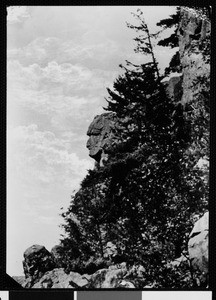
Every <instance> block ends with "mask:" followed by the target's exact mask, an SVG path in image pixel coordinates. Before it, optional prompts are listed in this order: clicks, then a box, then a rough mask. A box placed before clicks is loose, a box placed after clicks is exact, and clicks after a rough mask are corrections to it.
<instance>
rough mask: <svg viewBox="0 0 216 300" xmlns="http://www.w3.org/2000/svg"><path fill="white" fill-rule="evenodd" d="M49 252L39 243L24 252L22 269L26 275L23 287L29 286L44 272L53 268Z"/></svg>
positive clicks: (53, 263)
mask: <svg viewBox="0 0 216 300" xmlns="http://www.w3.org/2000/svg"><path fill="white" fill-rule="evenodd" d="M55 266H56V265H55V262H54V260H53V257H52V255H51V253H50V252H49V251H48V250H47V249H46V248H45V247H44V246H40V245H33V246H31V247H29V248H28V249H27V250H26V251H25V252H24V261H23V269H24V273H25V277H26V285H25V287H30V286H31V285H32V284H34V283H35V282H36V281H38V280H39V278H41V276H42V275H43V274H44V273H45V272H46V271H50V270H52V269H53V268H55Z"/></svg>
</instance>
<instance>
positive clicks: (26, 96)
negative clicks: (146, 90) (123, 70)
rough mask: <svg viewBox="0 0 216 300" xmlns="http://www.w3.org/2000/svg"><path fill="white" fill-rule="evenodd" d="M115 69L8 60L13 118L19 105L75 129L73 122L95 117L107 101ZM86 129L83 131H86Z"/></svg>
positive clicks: (66, 128) (8, 84) (17, 113)
mask: <svg viewBox="0 0 216 300" xmlns="http://www.w3.org/2000/svg"><path fill="white" fill-rule="evenodd" d="M114 77H115V72H110V71H104V70H99V69H94V70H90V69H88V68H86V67H83V66H82V65H79V64H75V65H73V64H71V63H62V64H58V63H57V62H56V61H51V62H49V63H48V64H47V65H46V66H45V67H40V65H38V64H36V63H35V64H32V65H29V66H27V67H24V66H23V65H22V64H21V63H19V62H18V61H8V66H7V98H8V114H9V116H10V120H12V119H13V120H14V119H16V118H17V117H19V111H18V109H17V107H19V108H21V114H22V112H23V111H24V110H28V111H34V112H36V113H38V114H40V115H43V116H46V118H48V120H49V121H50V123H51V125H52V126H54V127H56V128H58V130H60V129H62V130H69V129H70V130H71V129H72V127H73V125H74V126H79V124H81V122H82V126H81V127H82V128H83V122H85V123H86V125H85V126H86V128H85V131H87V127H88V124H87V120H88V119H92V118H93V116H94V114H95V112H97V111H98V112H99V111H100V112H102V109H99V110H98V107H102V105H105V101H104V95H105V94H106V87H107V86H109V85H111V83H112V80H113V79H114ZM85 133H86V132H84V131H83V134H85Z"/></svg>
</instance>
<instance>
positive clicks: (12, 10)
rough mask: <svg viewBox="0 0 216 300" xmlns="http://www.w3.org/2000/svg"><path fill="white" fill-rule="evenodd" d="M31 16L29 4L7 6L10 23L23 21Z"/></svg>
mask: <svg viewBox="0 0 216 300" xmlns="http://www.w3.org/2000/svg"><path fill="white" fill-rule="evenodd" d="M29 17H30V15H29V12H28V7H27V6H9V7H8V8H7V22H8V24H14V23H21V22H23V21H24V20H26V18H29Z"/></svg>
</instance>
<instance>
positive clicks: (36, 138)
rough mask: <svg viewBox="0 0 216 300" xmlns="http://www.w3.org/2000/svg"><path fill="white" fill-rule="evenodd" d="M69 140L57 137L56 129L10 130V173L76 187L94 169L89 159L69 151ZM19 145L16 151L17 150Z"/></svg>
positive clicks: (39, 180)
mask: <svg viewBox="0 0 216 300" xmlns="http://www.w3.org/2000/svg"><path fill="white" fill-rule="evenodd" d="M67 143H68V140H67V139H63V138H57V137H56V136H55V134H54V133H53V132H50V131H40V130H38V126H37V125H35V124H31V125H29V126H19V127H16V128H14V129H10V130H9V131H8V162H9V175H12V172H13V173H16V174H14V176H17V177H19V178H20V180H21V181H22V182H24V183H25V184H26V185H28V184H29V183H30V182H34V183H35V184H36V183H38V184H46V185H56V184H57V185H64V186H65V187H67V188H71V190H72V189H73V188H76V187H77V186H78V185H79V183H80V181H81V180H82V179H83V177H84V176H85V174H86V170H87V169H89V168H92V166H93V164H92V163H91V161H90V160H87V159H80V158H79V157H78V155H77V154H76V153H73V152H69V151H68V147H67ZM14 148H16V152H14V150H13V149H14Z"/></svg>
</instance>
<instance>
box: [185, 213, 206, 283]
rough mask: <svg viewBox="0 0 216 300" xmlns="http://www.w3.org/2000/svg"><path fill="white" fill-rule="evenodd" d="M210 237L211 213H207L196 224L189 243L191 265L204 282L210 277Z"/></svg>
mask: <svg viewBox="0 0 216 300" xmlns="http://www.w3.org/2000/svg"><path fill="white" fill-rule="evenodd" d="M208 237H209V213H208V212H206V213H205V214H204V215H203V216H202V217H201V218H200V219H199V220H198V221H197V222H196V223H195V225H194V227H193V230H192V231H191V233H190V239H189V242H188V252H189V258H190V261H191V265H192V267H193V269H194V270H195V271H198V273H199V275H200V276H199V277H200V280H201V281H202V282H205V281H206V280H207V277H208V257H209V255H208Z"/></svg>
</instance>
